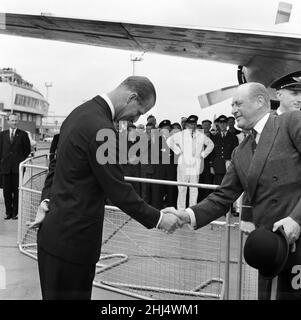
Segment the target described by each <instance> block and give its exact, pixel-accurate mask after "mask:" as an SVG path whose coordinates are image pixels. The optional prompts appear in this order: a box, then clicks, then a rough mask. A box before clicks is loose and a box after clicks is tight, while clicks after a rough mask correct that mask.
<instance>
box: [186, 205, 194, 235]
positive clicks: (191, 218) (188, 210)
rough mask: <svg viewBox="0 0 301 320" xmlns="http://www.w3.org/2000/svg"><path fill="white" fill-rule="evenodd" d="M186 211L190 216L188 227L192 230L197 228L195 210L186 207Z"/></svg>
mask: <svg viewBox="0 0 301 320" xmlns="http://www.w3.org/2000/svg"><path fill="white" fill-rule="evenodd" d="M185 211H186V212H187V213H188V214H189V217H190V224H189V225H188V227H189V228H190V229H192V230H195V229H196V219H195V214H194V212H193V210H192V209H190V208H187V209H185Z"/></svg>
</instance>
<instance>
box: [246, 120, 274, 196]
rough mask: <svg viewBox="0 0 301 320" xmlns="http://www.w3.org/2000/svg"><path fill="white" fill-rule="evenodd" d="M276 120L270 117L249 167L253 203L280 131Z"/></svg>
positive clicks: (249, 184) (248, 179)
mask: <svg viewBox="0 0 301 320" xmlns="http://www.w3.org/2000/svg"><path fill="white" fill-rule="evenodd" d="M275 119H277V117H275V116H274V115H270V117H269V118H268V121H267V123H266V125H265V126H264V128H263V131H262V133H261V136H260V140H259V143H258V145H257V147H256V152H255V153H254V156H253V158H252V162H251V165H250V167H249V171H248V177H247V181H248V190H249V195H250V200H251V201H252V199H253V197H254V194H255V190H256V186H257V183H258V179H259V177H260V175H261V173H262V170H263V168H264V165H265V163H266V160H267V158H268V155H269V153H270V151H271V148H272V146H273V143H274V140H275V138H276V134H277V132H278V129H279V125H278V122H276V121H275Z"/></svg>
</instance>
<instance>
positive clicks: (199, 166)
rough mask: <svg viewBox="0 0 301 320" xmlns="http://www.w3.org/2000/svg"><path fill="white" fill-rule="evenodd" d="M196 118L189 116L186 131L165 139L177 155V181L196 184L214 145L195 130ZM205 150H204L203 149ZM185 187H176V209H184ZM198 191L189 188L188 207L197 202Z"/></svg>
mask: <svg viewBox="0 0 301 320" xmlns="http://www.w3.org/2000/svg"><path fill="white" fill-rule="evenodd" d="M197 121H198V117H197V116H196V115H191V116H189V117H188V118H187V120H186V124H185V126H186V129H185V130H183V131H181V132H178V133H175V134H174V135H172V136H170V137H169V138H168V139H167V144H168V145H169V147H170V148H171V149H172V150H173V151H174V152H175V154H177V155H179V159H178V167H177V180H178V181H180V182H191V183H198V181H199V174H200V173H201V172H202V171H203V166H204V158H206V157H207V156H208V154H210V152H211V151H212V150H213V148H214V144H213V142H212V141H211V139H209V138H208V137H207V136H206V135H205V134H204V133H203V132H201V131H199V130H196V126H197ZM205 146H206V149H205V150H204V147H205ZM186 193H187V187H185V186H179V187H178V201H177V207H178V209H183V208H186ZM197 196H198V189H197V188H193V187H192V188H189V205H194V204H196V202H197Z"/></svg>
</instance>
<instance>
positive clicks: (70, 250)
mask: <svg viewBox="0 0 301 320" xmlns="http://www.w3.org/2000/svg"><path fill="white" fill-rule="evenodd" d="M155 101H156V92H155V88H154V86H153V84H152V83H151V82H150V81H149V79H147V78H145V77H137V76H132V77H128V78H127V79H126V80H125V81H123V82H122V83H121V84H120V85H119V86H118V87H117V88H116V89H114V90H113V91H111V92H109V93H108V94H103V95H101V96H96V97H95V98H93V99H92V100H89V101H87V102H85V103H84V104H82V105H81V106H79V107H77V108H75V109H74V110H73V111H72V112H71V114H70V115H69V116H68V117H67V118H66V120H65V121H64V123H63V125H62V127H61V130H60V138H59V144H58V151H57V157H56V165H55V170H54V167H52V169H53V170H54V173H53V172H52V173H51V172H50V175H52V182H51V181H49V179H47V180H46V188H48V190H47V189H46V190H45V188H44V190H43V193H42V199H43V197H44V198H48V199H50V201H49V212H48V213H47V215H46V217H45V219H44V220H43V221H42V224H41V226H40V229H39V232H38V265H39V273H40V283H41V290H42V296H43V299H90V298H91V291H92V282H93V279H94V274H95V264H96V263H97V261H98V259H99V256H100V251H101V239H102V228H103V219H104V200H105V197H108V198H109V199H110V200H111V201H112V203H113V204H115V205H116V206H118V207H119V208H120V209H121V210H123V211H124V212H126V213H127V214H129V215H130V216H131V217H133V218H134V219H136V220H137V221H138V222H140V223H141V224H143V225H144V226H145V227H146V228H154V227H157V228H159V229H163V230H165V231H166V232H173V231H174V230H175V229H176V227H178V223H179V221H178V218H177V217H176V216H174V215H172V214H163V213H161V212H160V211H159V210H157V209H155V208H153V207H151V206H150V205H148V204H147V203H145V202H144V201H143V199H142V198H140V197H139V196H138V195H137V193H136V192H135V191H134V189H133V187H132V185H131V184H130V183H126V182H125V181H124V173H123V171H122V168H121V166H120V165H119V157H118V156H119V152H118V143H116V131H115V129H114V124H113V120H115V121H120V120H128V121H131V120H132V121H133V122H135V121H137V120H138V118H139V116H140V115H142V114H144V113H146V112H148V111H149V110H150V109H151V108H152V107H153V106H154V104H155ZM53 170H52V171H53ZM50 180H51V179H50ZM45 201H46V199H45V200H44V202H42V204H41V206H47V203H45ZM46 202H47V201H46ZM39 210H40V211H41V208H39Z"/></svg>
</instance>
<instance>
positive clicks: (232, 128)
mask: <svg viewBox="0 0 301 320" xmlns="http://www.w3.org/2000/svg"><path fill="white" fill-rule="evenodd" d="M228 131H229V132H231V133H234V134H235V135H238V134H240V133H241V131H240V130H238V129H236V128H235V118H234V117H232V116H231V117H228Z"/></svg>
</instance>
